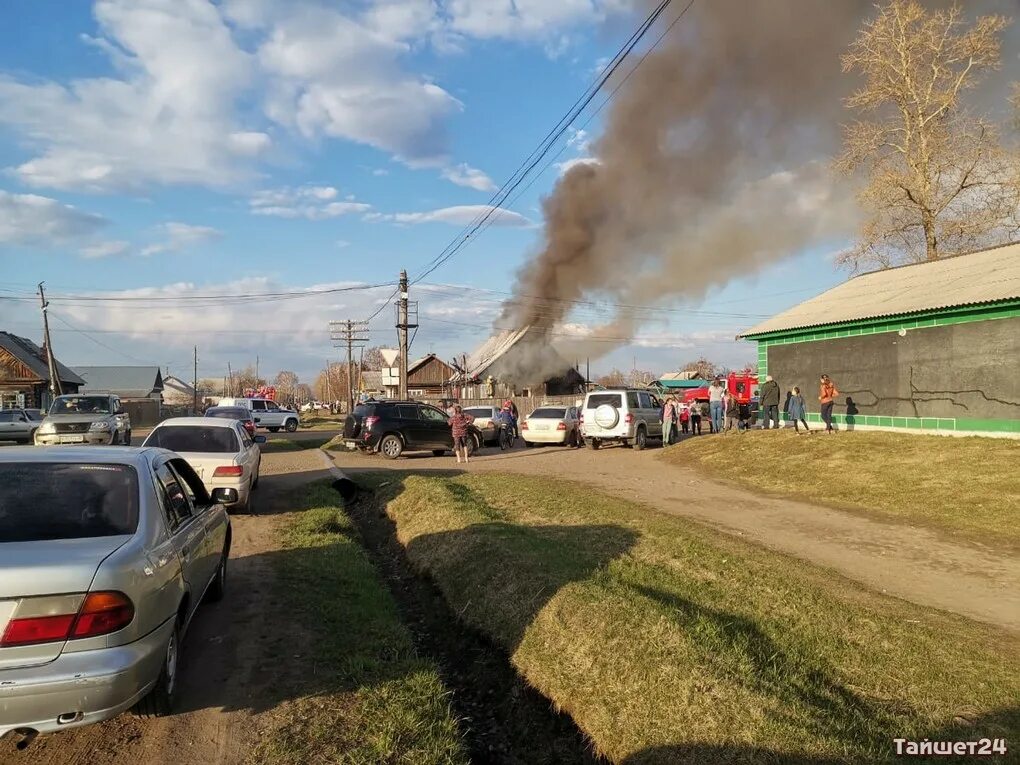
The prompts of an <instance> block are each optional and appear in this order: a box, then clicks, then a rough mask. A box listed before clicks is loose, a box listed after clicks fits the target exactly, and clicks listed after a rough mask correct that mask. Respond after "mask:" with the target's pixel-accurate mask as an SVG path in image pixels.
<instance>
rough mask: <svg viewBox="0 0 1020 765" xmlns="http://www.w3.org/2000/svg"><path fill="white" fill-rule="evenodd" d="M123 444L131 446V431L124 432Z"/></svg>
mask: <svg viewBox="0 0 1020 765" xmlns="http://www.w3.org/2000/svg"><path fill="white" fill-rule="evenodd" d="M124 446H131V431H130V430H128V431H125V432H124Z"/></svg>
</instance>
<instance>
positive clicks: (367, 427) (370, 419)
mask: <svg viewBox="0 0 1020 765" xmlns="http://www.w3.org/2000/svg"><path fill="white" fill-rule="evenodd" d="M377 422H379V418H378V417H376V416H371V417H366V418H365V419H364V420H362V424H363V425H364V426H365V430H371V429H372V426H373V425H375V424H376V423H377Z"/></svg>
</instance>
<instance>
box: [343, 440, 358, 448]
mask: <svg viewBox="0 0 1020 765" xmlns="http://www.w3.org/2000/svg"><path fill="white" fill-rule="evenodd" d="M344 446H346V447H347V448H348V449H355V448H357V446H358V445H357V443H355V442H354V441H344Z"/></svg>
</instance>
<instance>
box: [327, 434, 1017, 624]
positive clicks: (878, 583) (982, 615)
mask: <svg viewBox="0 0 1020 765" xmlns="http://www.w3.org/2000/svg"><path fill="white" fill-rule="evenodd" d="M658 454H659V449H658V448H654V449H649V450H647V451H642V452H636V451H633V450H632V449H625V448H621V447H609V448H603V449H601V450H599V451H592V450H591V449H565V448H560V447H555V448H554V447H545V448H535V449H523V448H518V449H515V450H513V451H508V452H500V451H499V450H494V449H491V448H487V449H484V450H483V451H482V452H481V454H480V455H479V456H478V457H476V458H475V459H474V460H472V462H471V463H470V464H469V465H468V466H466V467H467V469H468V470H471V471H502V472H508V473H523V474H531V475H548V476H554V477H556V476H562V477H565V478H570V479H573V480H577V481H583V482H585V483H587V484H590V485H592V486H597V487H599V488H601V489H603V490H604V491H606V492H608V493H610V494H614V495H616V496H619V497H622V498H625V499H631V500H635V501H637V502H641V503H643V504H646V505H649V506H651V507H653V508H655V509H656V510H659V511H661V512H664V513H671V514H675V515H682V516H685V517H688V518H692V519H694V520H697V521H699V522H702V523H706V524H708V525H711V526H714V527H716V528H718V529H720V530H721V531H724V532H726V533H729V534H734V535H736V536H739V537H741V538H744V539H748V540H750V541H753V542H757V543H760V544H764V545H766V546H768V547H771V548H773V549H776V550H779V551H781V552H785V553H788V554H790V555H795V556H797V557H798V558H802V559H804V560H808V561H811V562H813V563H816V564H819V565H822V566H825V567H827V568H831V569H834V570H835V571H838V572H839V573H841V574H843V575H844V576H846V577H848V578H850V579H854V580H857V581H859V582H862V583H863V584H865V585H868V586H869V587H871V588H873V589H875V590H878V591H880V592H883V593H887V594H889V595H895V596H897V597H901V598H904V599H905V600H910V601H913V602H914V603H919V604H921V605H926V606H934V607H936V608H941V609H944V610H946V611H953V612H955V613H959V614H962V615H964V616H968V617H971V618H973V619H977V620H980V621H984V622H989V623H991V624H996V625H999V626H1002V627H1006V628H1008V629H1011V630H1018V631H1020V587H1017V582H1020V560H1018V559H1017V557H1016V556H1015V555H1010V554H1009V553H1006V552H1001V551H998V550H994V549H990V548H987V547H984V546H982V545H979V544H976V543H972V542H957V541H953V540H949V539H947V538H946V537H945V536H943V535H941V534H940V533H938V532H935V531H930V530H928V529H923V528H918V527H915V526H907V525H904V524H898V523H894V522H887V521H881V520H875V519H871V518H867V517H864V516H862V515H859V514H855V513H850V512H845V511H841V510H834V509H831V508H826V507H820V506H817V505H810V504H807V503H804V502H795V501H792V500H787V499H778V498H772V497H765V496H762V495H758V494H754V493H752V492H749V491H747V490H745V489H741V488H737V487H735V486H731V485H729V484H726V483H721V482H718V481H713V480H710V479H707V478H705V477H703V476H702V475H700V474H699V473H697V472H696V471H695V470H693V469H690V468H684V467H676V466H673V465H667V464H665V463H663V462H660V461H659V460H658V459H657V457H658ZM334 460H335V462H336V464H337V466H338V467H339V468H341V469H342V470H345V471H348V472H350V473H354V472H356V471H358V470H366V469H368V470H373V469H374V470H394V469H396V470H422V471H428V470H457V469H463V468H464V467H465V466H463V465H457V462H456V460H455V459H454V458H453V457H440V458H436V457H432V456H431V455H430V454H429V455H426V456H418V455H410V456H408V457H406V458H402V459H399V460H396V461H389V460H386V459H383V458H382V457H378V456H368V455H363V454H356V453H355V454H351V453H340V454H336V455H335V456H334ZM961 511H963V512H965V509H962V510H961Z"/></svg>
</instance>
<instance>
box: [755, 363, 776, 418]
mask: <svg viewBox="0 0 1020 765" xmlns="http://www.w3.org/2000/svg"><path fill="white" fill-rule="evenodd" d="M758 396H759V399H760V406H761V416H762V418H763V421H762V422H763V424H762V430H768V429H769V423H770V422H774V423H775V427H776V428H778V427H779V383H777V382H776V381H775V380H773V379H772V375H766V376H765V384H764V385H762V386H761V389H760V390H759V391H758Z"/></svg>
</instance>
